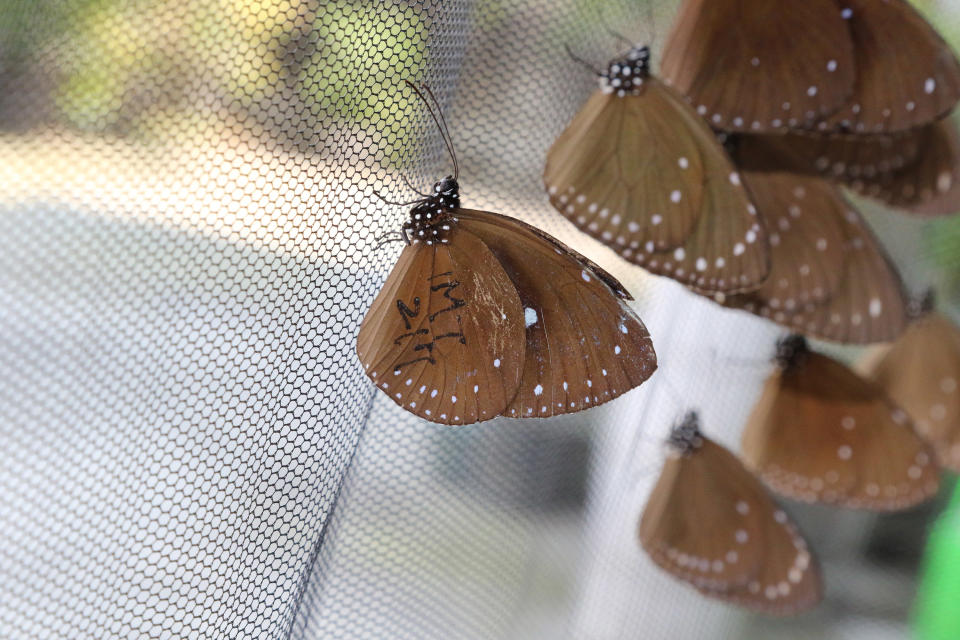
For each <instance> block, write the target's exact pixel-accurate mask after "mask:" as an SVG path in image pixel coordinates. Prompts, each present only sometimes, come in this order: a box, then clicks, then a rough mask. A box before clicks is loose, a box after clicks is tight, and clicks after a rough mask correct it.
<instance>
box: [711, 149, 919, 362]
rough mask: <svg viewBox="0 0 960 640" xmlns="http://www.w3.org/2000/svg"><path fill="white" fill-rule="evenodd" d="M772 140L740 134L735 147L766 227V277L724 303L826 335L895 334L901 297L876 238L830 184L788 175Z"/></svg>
mask: <svg viewBox="0 0 960 640" xmlns="http://www.w3.org/2000/svg"><path fill="white" fill-rule="evenodd" d="M771 144H773V145H780V144H782V143H778V142H776V141H774V142H773V143H771V141H770V139H764V140H761V139H760V138H757V137H753V138H744V139H743V141H742V143H741V148H740V150H739V151H738V164H741V163H742V168H743V171H742V174H743V177H744V181H745V183H746V184H747V186H748V188H749V189H750V191H751V194H752V195H753V197H754V202H756V205H757V209H758V211H759V212H760V217H761V219H762V220H763V221H764V223H765V224H766V226H767V228H768V229H769V231H768V233H769V236H770V243H771V253H772V256H771V261H772V267H771V273H770V277H769V278H768V280H767V282H766V283H765V284H764V285H763V286H762V287H761V288H759V289H758V290H756V291H754V292H750V293H747V294H743V295H738V296H725V297H723V298H722V299H721V300H722V302H723V304H725V305H726V306H729V307H734V308H739V309H744V310H746V311H749V312H751V313H754V314H757V315H760V316H763V317H766V318H770V319H771V320H773V321H775V322H777V323H779V324H782V325H784V326H786V327H789V328H791V329H794V330H796V331H800V332H803V333H806V334H808V335H811V336H815V337H818V338H823V339H826V340H835V341H838V342H847V343H870V342H882V341H885V340H892V339H894V338H896V336H897V335H899V334H900V333H901V332H902V331H903V329H904V327H905V326H906V294H905V292H904V290H903V285H902V282H901V280H900V276H899V274H898V273H897V271H896V269H895V268H894V267H893V265H892V264H891V262H890V261H889V259H888V258H887V257H886V254H885V253H884V251H883V248H882V247H881V245H880V243H879V242H878V241H877V240H876V238H875V237H874V236H873V234H872V233H871V232H870V230H869V228H868V227H867V225H866V223H865V222H864V221H863V219H862V218H861V217H860V215H859V214H858V213H857V212H856V211H855V210H854V209H852V208H851V207H850V205H849V204H848V203H847V202H846V200H844V198H843V196H842V195H841V193H840V192H839V190H838V189H837V188H836V187H835V186H833V185H831V184H830V183H828V182H826V181H825V180H823V179H819V178H817V177H815V176H811V175H808V174H800V173H794V172H793V171H792V167H793V166H794V165H795V164H796V162H797V161H798V160H797V157H796V156H795V155H793V154H786V153H784V152H783V150H782V148H781V149H778V148H776V146H773V147H771ZM764 166H772V167H774V169H773V170H766V171H764V170H761V169H760V168H761V167H764ZM779 167H791V170H779V169H778V168H779Z"/></svg>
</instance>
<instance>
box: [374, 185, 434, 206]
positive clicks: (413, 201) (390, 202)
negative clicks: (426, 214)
mask: <svg viewBox="0 0 960 640" xmlns="http://www.w3.org/2000/svg"><path fill="white" fill-rule="evenodd" d="M373 195H375V196H377V197H378V198H380V199H381V200H383V201H384V202H385V203H387V204H390V205H394V206H398V207H406V206H407V205H411V204H417V203H418V202H423V201H422V200H420V199H417V200H411V201H410V202H396V201H394V200H387V199H386V198H384V197H383V196H382V195H380V192H379V191H377V190H376V189H374V190H373Z"/></svg>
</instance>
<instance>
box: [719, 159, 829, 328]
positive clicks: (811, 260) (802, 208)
mask: <svg viewBox="0 0 960 640" xmlns="http://www.w3.org/2000/svg"><path fill="white" fill-rule="evenodd" d="M742 175H743V179H744V182H745V183H746V185H747V187H748V188H749V189H750V193H751V194H752V195H753V199H754V202H755V203H756V207H757V210H758V211H759V212H760V217H761V219H762V220H763V222H764V223H765V224H766V227H767V229H768V237H769V239H770V258H771V268H770V277H768V278H767V280H766V282H764V283H763V285H762V286H761V287H760V288H759V289H757V290H756V291H754V292H751V293H747V294H744V295H743V296H734V297H732V298H731V300H730V302H731V304H737V303H741V304H742V303H744V302H748V303H749V302H752V303H754V304H755V305H757V307H756V308H757V309H758V310H759V312H760V313H762V314H763V315H767V316H771V315H776V314H778V313H793V312H795V311H797V310H798V309H801V308H803V307H804V306H805V305H808V304H810V303H820V302H823V301H824V300H827V299H829V297H830V296H831V295H832V294H833V293H834V291H835V290H836V289H837V287H838V285H839V282H840V278H841V277H842V275H843V265H844V259H843V252H842V250H841V249H842V247H843V244H844V237H843V232H842V229H841V227H840V224H839V222H838V221H837V219H838V218H839V217H840V216H842V215H843V213H844V212H845V210H846V207H845V203H844V202H843V200H842V199H841V198H840V197H839V194H838V193H837V191H836V189H835V188H834V187H832V186H831V185H830V184H828V183H826V182H824V181H823V180H820V179H818V178H812V177H807V176H801V175H797V174H793V173H789V172H783V171H768V172H761V171H743V172H742Z"/></svg>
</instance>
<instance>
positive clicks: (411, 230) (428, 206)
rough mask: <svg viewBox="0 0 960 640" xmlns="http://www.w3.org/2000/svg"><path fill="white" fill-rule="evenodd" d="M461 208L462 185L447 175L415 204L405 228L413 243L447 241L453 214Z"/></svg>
mask: <svg viewBox="0 0 960 640" xmlns="http://www.w3.org/2000/svg"><path fill="white" fill-rule="evenodd" d="M459 208H460V185H459V184H458V183H457V179H456V178H455V177H454V176H447V177H445V178H444V179H443V180H440V181H438V182H437V183H436V184H434V185H433V191H432V193H431V194H430V195H428V196H427V197H425V198H424V199H423V200H419V201H418V202H417V203H416V204H414V206H413V208H411V209H410V218H409V219H408V220H407V221H406V222H405V223H404V225H403V230H404V232H405V233H406V235H407V237H408V238H409V240H410V242H411V243H416V242H426V243H427V244H433V243H434V242H441V243H445V242H446V236H447V233H446V232H447V231H449V230H450V223H451V222H452V221H453V215H452V214H453V213H454V212H455V211H456V210H457V209H459Z"/></svg>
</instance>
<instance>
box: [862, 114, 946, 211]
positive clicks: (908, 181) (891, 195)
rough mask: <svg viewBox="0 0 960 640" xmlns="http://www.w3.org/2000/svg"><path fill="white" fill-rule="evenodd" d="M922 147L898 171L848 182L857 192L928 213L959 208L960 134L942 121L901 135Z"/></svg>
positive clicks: (865, 175) (905, 208)
mask: <svg viewBox="0 0 960 640" xmlns="http://www.w3.org/2000/svg"><path fill="white" fill-rule="evenodd" d="M899 138H901V139H903V138H905V139H906V140H907V141H910V142H912V143H913V144H915V145H916V146H917V147H919V148H920V149H922V152H921V153H918V154H917V155H916V157H915V158H914V160H913V162H911V163H908V164H907V165H906V166H904V167H901V168H899V169H896V170H892V171H887V172H883V173H876V174H872V173H871V174H863V175H861V176H859V177H858V178H855V179H852V180H848V181H847V183H848V184H849V185H850V186H851V187H852V188H853V189H854V190H855V191H857V192H858V193H861V194H862V195H865V196H868V197H871V198H876V199H878V200H881V201H883V202H885V203H887V204H889V205H890V206H893V207H897V208H899V209H904V210H906V211H909V212H910V213H916V214H919V215H926V216H939V215H948V214H951V213H956V212H957V211H960V134H958V133H957V129H956V126H955V125H954V124H953V122H951V121H950V120H942V121H940V122H937V123H935V124H931V125H927V126H925V127H922V128H920V129H918V130H916V131H915V132H910V133H908V134H905V135H902V136H899Z"/></svg>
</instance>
